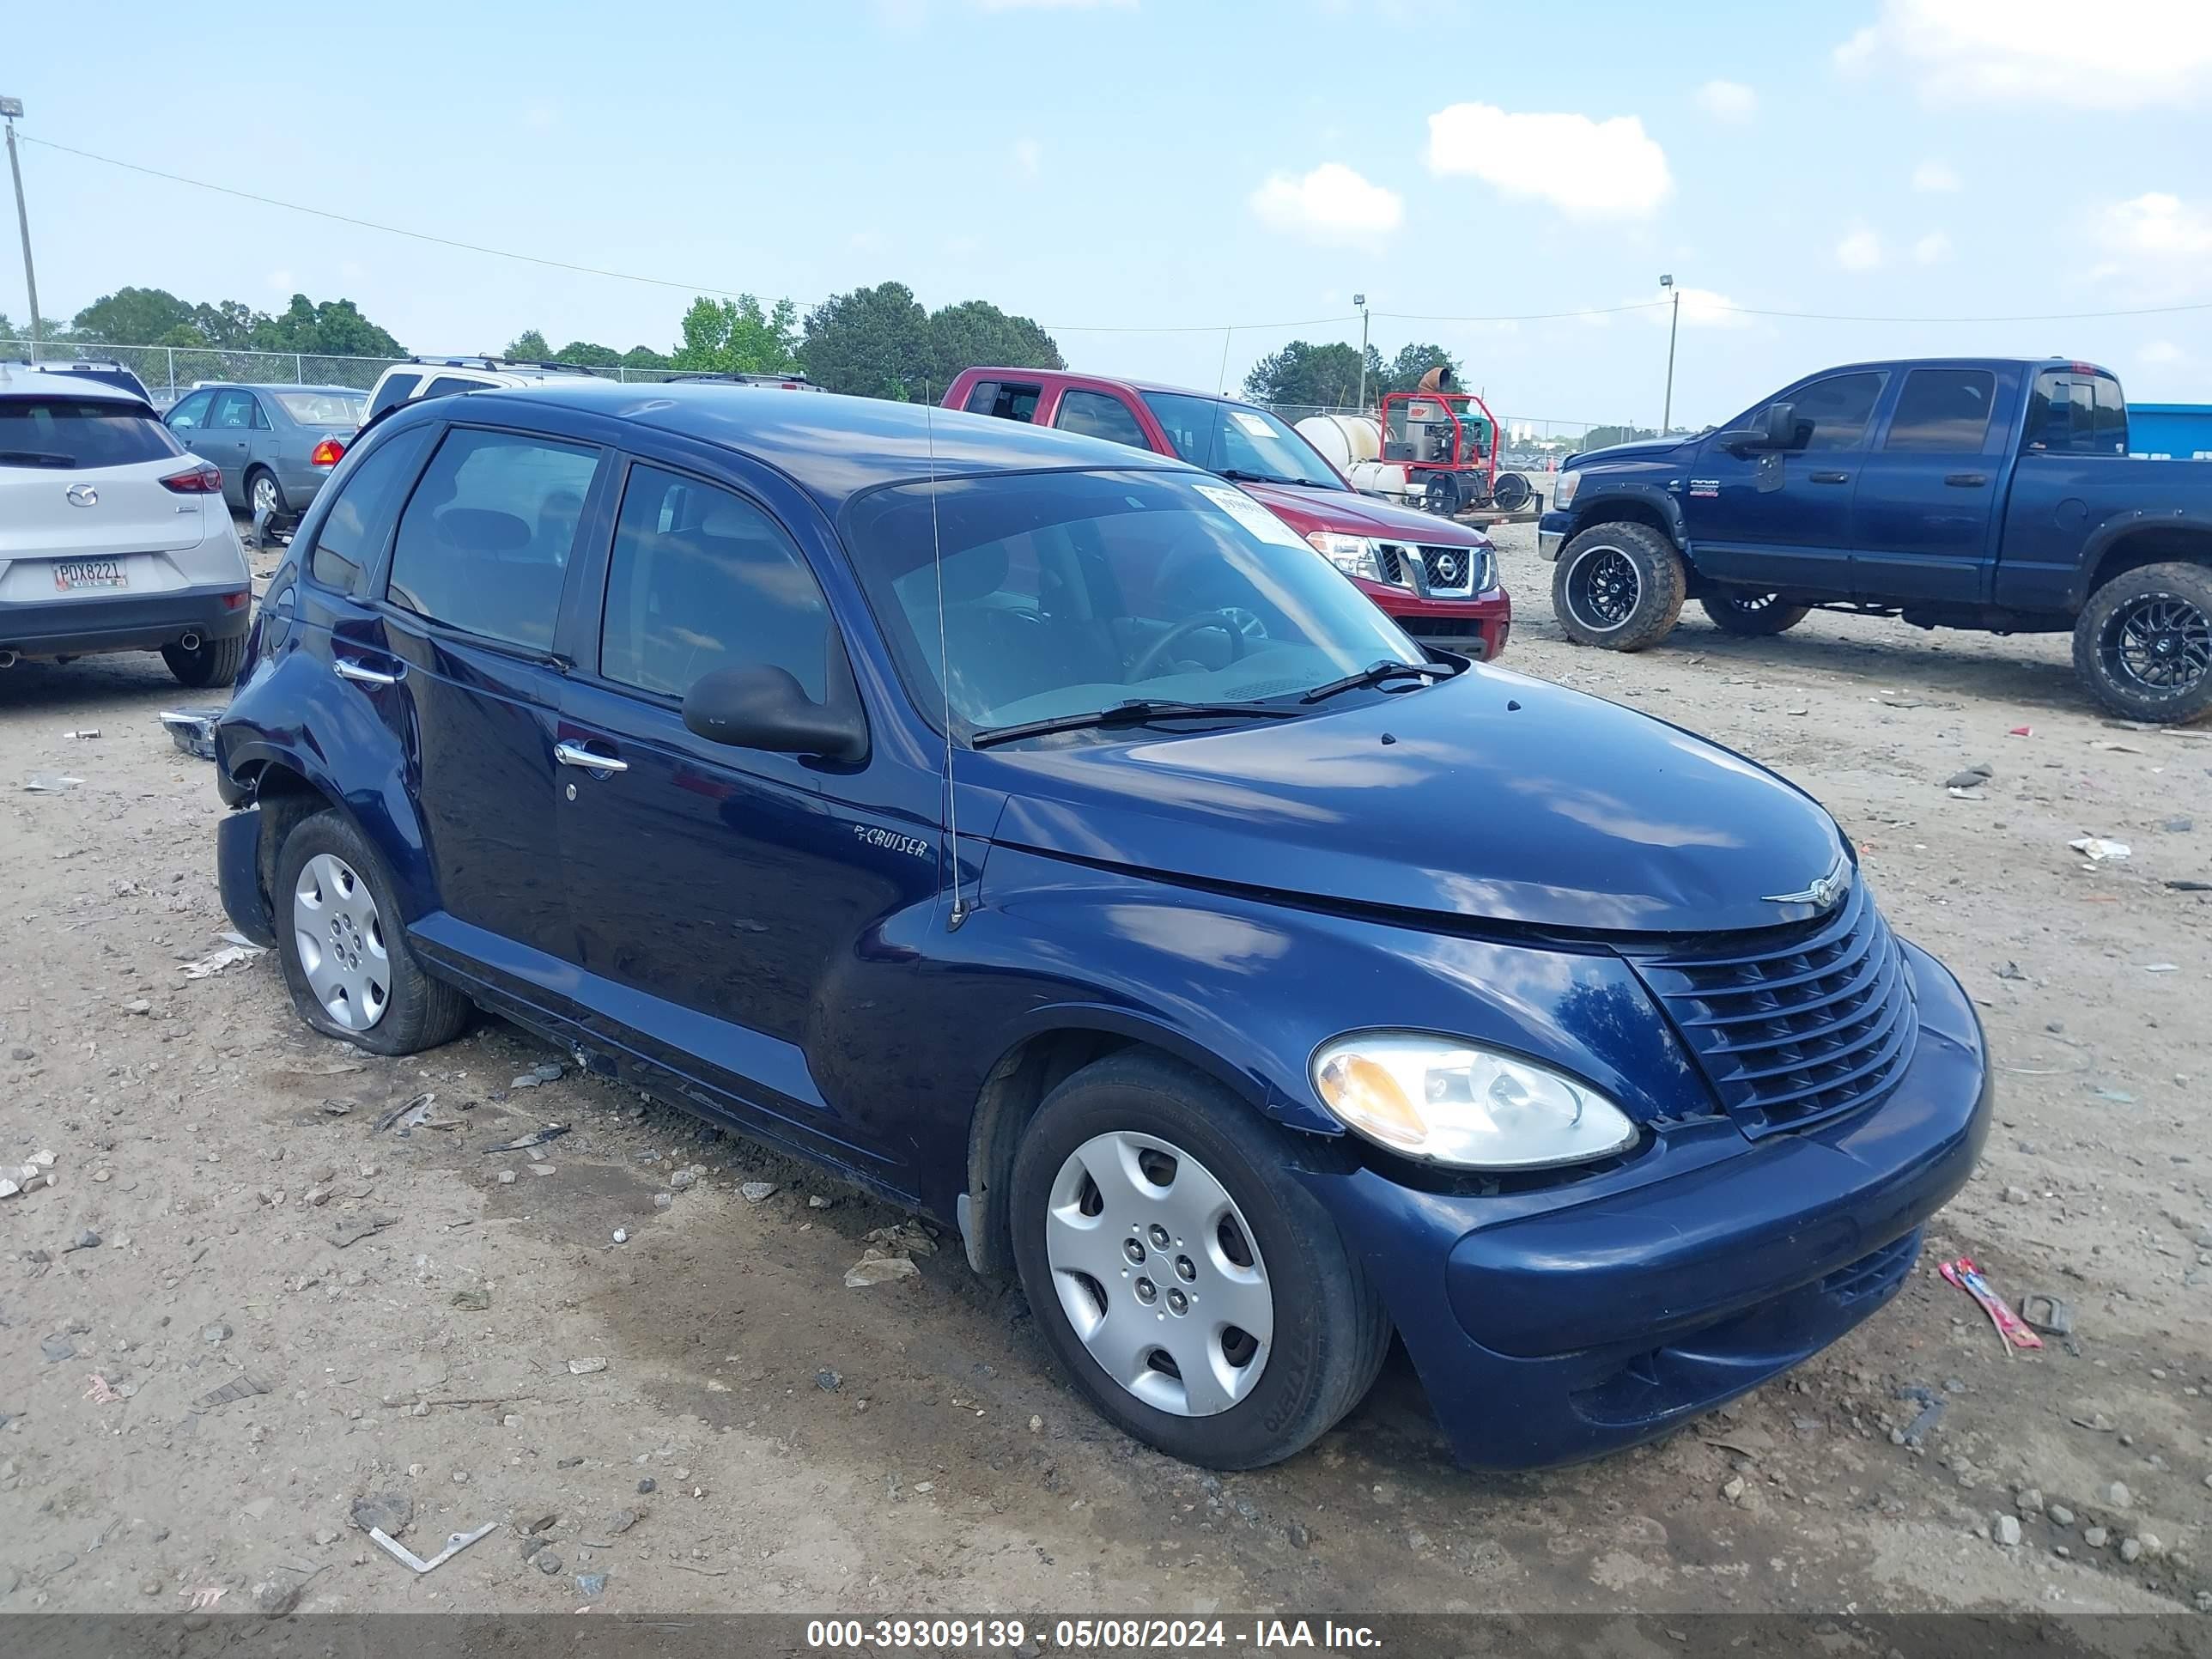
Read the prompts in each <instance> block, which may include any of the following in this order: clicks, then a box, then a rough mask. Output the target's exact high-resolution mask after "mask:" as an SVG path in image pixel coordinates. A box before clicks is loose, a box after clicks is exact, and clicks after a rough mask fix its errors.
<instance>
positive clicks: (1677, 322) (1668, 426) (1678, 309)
mask: <svg viewBox="0 0 2212 1659" xmlns="http://www.w3.org/2000/svg"><path fill="white" fill-rule="evenodd" d="M1659 286H1660V287H1662V288H1663V289H1666V290H1667V291H1668V293H1669V294H1671V295H1674V315H1672V316H1671V317H1669V318H1668V319H1667V405H1666V409H1665V411H1664V412H1663V413H1662V415H1661V416H1659V435H1660V436H1661V437H1662V438H1663V437H1665V436H1666V435H1667V434H1668V433H1669V432H1670V431H1672V430H1673V429H1674V333H1675V331H1676V330H1677V329H1679V328H1680V327H1681V325H1682V290H1681V289H1679V288H1676V287H1675V286H1674V278H1673V277H1672V276H1662V277H1661V278H1660V279H1659Z"/></svg>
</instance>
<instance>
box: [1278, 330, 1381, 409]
mask: <svg viewBox="0 0 2212 1659" xmlns="http://www.w3.org/2000/svg"><path fill="white" fill-rule="evenodd" d="M1360 368H1361V364H1360V357H1359V349H1358V347H1357V346H1348V345H1341V344H1339V343H1335V342H1334V341H1332V342H1330V343H1328V344H1327V345H1315V344H1313V343H1310V341H1305V340H1293V341H1291V343H1289V344H1288V345H1286V346H1285V347H1284V348H1283V349H1281V350H1280V351H1277V352H1272V353H1270V354H1269V355H1268V356H1265V357H1262V358H1261V359H1260V361H1259V362H1256V363H1255V364H1253V365H1252V372H1251V373H1250V374H1247V375H1246V376H1245V377H1244V395H1245V396H1246V397H1248V398H1251V399H1252V400H1253V401H1254V402H1255V403H1263V404H1300V405H1309V406H1313V407H1318V408H1322V409H1332V408H1335V409H1342V408H1349V407H1350V406H1351V405H1352V404H1353V403H1354V402H1355V401H1356V400H1357V399H1358V396H1359V379H1360ZM1366 371H1367V387H1368V395H1369V397H1370V398H1372V397H1373V396H1374V395H1375V388H1376V386H1379V385H1380V384H1381V383H1382V380H1383V354H1382V353H1381V352H1379V351H1377V350H1376V349H1375V348H1374V347H1372V346H1370V347H1369V348H1368V349H1367V361H1366Z"/></svg>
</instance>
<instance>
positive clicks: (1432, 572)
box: [1421, 547, 1480, 593]
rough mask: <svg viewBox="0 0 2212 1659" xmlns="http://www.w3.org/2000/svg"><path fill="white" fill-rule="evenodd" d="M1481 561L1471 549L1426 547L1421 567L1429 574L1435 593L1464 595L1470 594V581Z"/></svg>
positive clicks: (1422, 554) (1430, 584)
mask: <svg viewBox="0 0 2212 1659" xmlns="http://www.w3.org/2000/svg"><path fill="white" fill-rule="evenodd" d="M1478 562H1480V561H1479V560H1478V559H1477V557H1476V551H1475V550H1474V548H1471V547H1425V548H1423V549H1422V550H1421V566H1422V568H1424V569H1425V570H1426V571H1427V572H1428V574H1429V587H1430V589H1431V591H1432V592H1439V593H1443V592H1452V593H1464V592H1470V591H1471V590H1470V589H1469V587H1468V579H1469V578H1470V577H1472V576H1473V575H1474V567H1475V566H1476V564H1477V563H1478Z"/></svg>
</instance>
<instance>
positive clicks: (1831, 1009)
mask: <svg viewBox="0 0 2212 1659" xmlns="http://www.w3.org/2000/svg"><path fill="white" fill-rule="evenodd" d="M1630 959H1631V960H1632V962H1633V963H1635V966H1636V969H1637V972H1638V974H1640V975H1642V976H1643V979H1644V983H1645V984H1646V985H1647V986H1649V987H1650V989H1651V991H1652V993H1653V994H1655V995H1656V996H1657V997H1658V999H1659V1000H1660V1001H1661V1002H1662V1004H1664V1005H1665V1006H1666V1009H1667V1012H1668V1014H1669V1015H1671V1016H1672V1017H1673V1018H1674V1024H1675V1025H1676V1027H1677V1028H1678V1029H1680V1031H1681V1033H1682V1036H1683V1038H1684V1040H1685V1041H1686V1042H1687V1043H1688V1044H1689V1047H1690V1050H1691V1052H1692V1054H1695V1055H1696V1056H1697V1058H1698V1063H1699V1066H1702V1067H1703V1068H1704V1071H1705V1076H1706V1079H1708V1080H1709V1081H1710V1082H1711V1084H1712V1085H1713V1088H1714V1091H1716V1092H1717V1094H1718V1095H1719V1096H1720V1099H1721V1104H1722V1105H1723V1106H1724V1107H1726V1108H1727V1109H1728V1112H1729V1116H1731V1117H1733V1118H1734V1119H1735V1121H1736V1122H1737V1124H1738V1125H1739V1126H1740V1127H1741V1128H1742V1129H1743V1131H1744V1133H1747V1134H1750V1135H1761V1134H1768V1133H1772V1132H1774V1131H1776V1130H1779V1129H1797V1128H1803V1127H1807V1126H1808V1125H1810V1124H1814V1123H1817V1122H1820V1121H1822V1120H1824V1119H1826V1118H1830V1117H1834V1116H1836V1115H1838V1114H1840V1113H1844V1112H1847V1111H1850V1110H1851V1109H1854V1108H1856V1107H1859V1106H1864V1105H1868V1104H1869V1103H1872V1102H1874V1101H1875V1100H1878V1099H1880V1098H1881V1097H1883V1096H1884V1095H1886V1094H1887V1093H1888V1092H1889V1091H1890V1090H1891V1089H1892V1088H1893V1087H1894V1086H1895V1085H1896V1082H1897V1079H1898V1078H1899V1075H1900V1074H1901V1073H1903V1072H1904V1070H1905V1066H1906V1065H1907V1063H1908V1062H1910V1060H1911V1058H1912V1045H1913V1042H1914V1040H1915V1038H1916V1037H1917V1036H1918V1035H1919V1030H1920V1021H1919V1015H1918V1012H1917V1010H1916V1009H1915V1007H1914V1006H1913V997H1912V988H1911V979H1910V977H1909V976H1908V975H1907V974H1906V972H1905V958H1904V955H1903V953H1902V952H1901V951H1899V949H1898V945H1897V940H1896V939H1894V938H1893V936H1892V935H1891V933H1890V931H1889V927H1888V924H1887V923H1886V922H1885V921H1883V920H1882V918H1881V911H1880V910H1879V909H1877V908H1875V902H1874V899H1873V897H1872V896H1871V895H1870V894H1869V892H1868V891H1867V889H1866V885H1865V884H1864V883H1863V882H1861V881H1859V880H1858V879H1857V878H1856V877H1854V878H1853V880H1852V883H1851V890H1850V894H1849V895H1848V896H1846V897H1845V898H1844V902H1843V903H1842V904H1841V905H1839V906H1838V908H1837V909H1836V910H1835V912H1834V913H1833V914H1832V915H1827V916H1823V917H1820V918H1817V919H1815V920H1814V921H1810V922H1807V923H1802V924H1799V925H1796V926H1792V927H1772V928H1762V929H1760V930H1759V932H1757V933H1735V934H1729V935H1727V936H1725V937H1724V938H1723V939H1719V940H1716V941H1711V942H1705V941H1700V942H1699V943H1697V944H1695V945H1692V946H1690V947H1689V948H1687V949H1686V950H1681V951H1670V952H1669V953H1668V954H1664V955H1655V956H1650V957H1637V956H1632V957H1631V958H1630Z"/></svg>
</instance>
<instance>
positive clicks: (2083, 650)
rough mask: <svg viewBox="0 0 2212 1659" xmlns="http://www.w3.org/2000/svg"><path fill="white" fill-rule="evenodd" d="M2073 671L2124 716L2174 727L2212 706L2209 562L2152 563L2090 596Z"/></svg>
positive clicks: (2079, 624)
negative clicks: (2206, 564)
mask: <svg viewBox="0 0 2212 1659" xmlns="http://www.w3.org/2000/svg"><path fill="white" fill-rule="evenodd" d="M2074 671H2075V674H2076V675H2078V676H2079V677H2080V678H2081V682H2082V684H2085V685H2087V687H2088V688H2089V690H2090V692H2091V693H2092V694H2093V696H2095V697H2096V699H2097V701H2098V702H2100V703H2102V704H2103V705H2104V706H2105V707H2106V708H2107V709H2109V710H2111V711H2112V713H2113V714H2118V715H2119V716H2120V717H2121V718H2122V719H2124V720H2146V721H2150V722H2153V723H2154V724H2157V725H2160V726H2176V725H2179V724H2180V723H2181V722H2183V721H2185V720H2196V719H2197V718H2198V717H2199V716H2200V715H2202V714H2204V713H2205V712H2206V711H2207V710H2208V709H2212V569H2208V568H2206V567H2204V566H2203V565H2200V564H2147V565H2142V566H2141V567H2139V568H2136V569H2134V570H2124V571H2122V572H2121V573H2120V574H2118V575H2117V576H2115V577H2113V578H2112V580H2110V581H2108V582H2106V584H2105V585H2104V586H2102V587H2100V588H2099V589H2098V590H2097V591H2096V592H2094V593H2092V594H2091V595H2090V596H2089V603H2088V604H2087V605H2084V606H2083V607H2082V610H2081V616H2080V617H2079V618H2077V619H2076V620H2075V623H2074Z"/></svg>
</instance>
